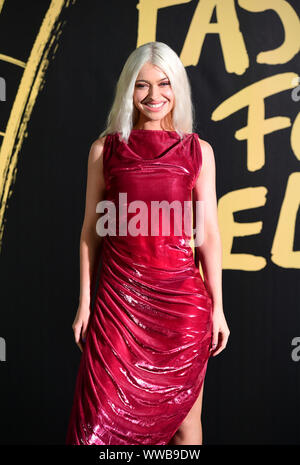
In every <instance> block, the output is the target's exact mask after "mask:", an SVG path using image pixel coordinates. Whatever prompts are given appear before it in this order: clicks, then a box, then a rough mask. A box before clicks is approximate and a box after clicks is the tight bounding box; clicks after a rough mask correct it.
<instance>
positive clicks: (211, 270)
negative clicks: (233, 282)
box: [193, 138, 229, 355]
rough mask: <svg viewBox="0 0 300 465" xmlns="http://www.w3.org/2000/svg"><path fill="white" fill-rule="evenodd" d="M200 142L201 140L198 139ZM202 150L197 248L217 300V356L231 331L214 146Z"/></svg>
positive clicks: (196, 196) (203, 143) (197, 189)
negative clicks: (224, 294)
mask: <svg viewBox="0 0 300 465" xmlns="http://www.w3.org/2000/svg"><path fill="white" fill-rule="evenodd" d="M198 139H199V138H198ZM199 144H200V147H201V150H202V167H201V170H200V174H199V176H198V179H197V181H196V184H195V187H194V192H193V198H194V199H195V200H201V201H202V202H203V206H204V211H203V221H204V235H203V241H202V243H201V244H200V245H199V246H196V250H197V254H198V255H199V258H200V261H201V266H202V269H203V275H204V282H205V286H206V288H207V290H208V292H209V293H210V295H211V297H212V300H213V340H212V344H213V347H212V349H215V347H214V346H218V347H216V349H215V353H214V354H213V355H217V353H219V352H221V350H223V349H224V348H225V346H226V344H227V339H228V336H229V329H228V326H227V323H226V320H225V316H224V312H223V299H222V243H221V236H220V230H219V224H218V205H217V195H216V166H215V158H214V153H213V149H212V147H211V145H210V144H209V143H208V142H206V141H204V140H202V139H199Z"/></svg>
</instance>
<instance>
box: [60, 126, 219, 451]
mask: <svg viewBox="0 0 300 465" xmlns="http://www.w3.org/2000/svg"><path fill="white" fill-rule="evenodd" d="M201 165H202V153H201V148H200V144H199V141H198V135H197V134H196V133H190V134H185V135H184V138H183V139H182V140H181V139H180V136H179V135H178V134H177V133H176V131H163V130H146V129H133V130H132V131H131V133H130V137H129V140H128V143H126V142H125V141H123V140H122V139H121V138H120V135H119V133H114V134H109V135H107V136H106V140H105V144H104V149H103V170H104V177H105V183H106V191H105V200H109V201H111V202H113V203H114V205H116V207H117V216H116V218H117V220H116V223H117V224H116V226H117V228H116V232H117V234H116V235H113V234H108V235H106V236H105V237H103V238H102V247H101V252H100V254H99V257H98V263H100V267H99V270H100V273H98V276H99V279H98V282H97V284H96V285H95V276H93V280H92V283H94V284H92V285H91V288H92V287H94V290H95V291H96V292H95V300H94V305H93V308H92V309H91V314H90V320H89V325H88V329H87V338H86V343H85V345H84V347H83V352H82V354H81V360H80V365H79V370H78V374H77V380H76V386H75V393H74V399H73V405H72V409H71V415H70V419H69V425H68V431H67V436H66V444H70V445H71V444H72V445H73V444H75V445H144V444H145V445H164V444H165V445H166V444H168V443H169V441H170V440H171V438H172V436H173V435H174V434H175V432H176V430H177V429H178V428H179V426H180V424H181V423H182V421H183V419H184V418H185V417H186V415H187V414H188V413H189V411H190V409H191V408H192V406H193V404H194V403H195V401H196V400H197V397H198V395H199V393H200V390H201V387H202V383H203V381H204V377H205V373H206V368H207V362H208V359H209V356H210V352H209V348H210V343H211V336H212V298H211V295H210V293H209V292H208V290H207V289H206V287H205V285H204V282H203V280H202V277H201V275H200V272H199V268H198V266H196V264H195V260H194V256H193V249H192V248H191V245H190V239H191V235H190V234H187V233H186V232H185V229H184V228H182V234H181V235H176V234H175V233H174V227H175V226H174V225H175V224H176V221H177V223H178V222H181V221H183V220H182V218H180V219H179V216H178V215H175V214H174V215H173V217H172V208H171V209H170V212H171V213H169V215H170V218H171V219H172V218H173V221H171V225H170V226H171V228H170V234H168V235H166V234H162V233H161V232H162V230H161V225H162V223H160V225H159V234H156V235H150V234H148V235H142V234H139V235H136V236H134V235H130V234H126V235H119V234H118V232H119V226H120V222H119V218H121V219H122V220H123V219H124V218H122V216H120V217H119V216H118V213H119V212H120V210H121V206H123V207H124V206H125V207H127V210H128V211H127V220H128V222H129V221H130V219H131V220H132V219H133V217H134V216H135V215H136V214H137V213H138V211H139V210H138V209H133V210H129V208H128V204H130V203H131V202H134V201H136V200H138V201H143V202H142V203H143V204H144V205H147V206H148V207H149V209H148V213H147V214H146V215H144V218H145V217H149V224H148V232H149V231H150V226H149V225H150V220H151V202H152V201H158V202H161V201H167V202H168V203H169V204H170V203H172V202H173V201H174V200H177V201H178V200H179V201H180V202H181V204H182V206H183V203H184V202H185V201H190V202H189V203H191V194H192V189H193V187H194V185H195V182H196V179H197V177H198V174H199V172H200V169H201ZM120 193H123V196H124V193H126V200H125V201H123V200H122V201H121V203H122V202H123V205H121V203H120V197H119V194H120ZM123 198H124V197H123ZM134 205H135V204H134V203H132V206H134ZM166 210H167V209H166ZM133 211H134V214H133ZM182 211H183V210H182ZM166 214H167V213H166V211H165V212H164V213H162V215H163V216H164V215H166ZM190 214H191V211H190ZM183 216H184V215H182V217H183ZM156 220H157V217H156ZM138 226H139V225H137V227H138Z"/></svg>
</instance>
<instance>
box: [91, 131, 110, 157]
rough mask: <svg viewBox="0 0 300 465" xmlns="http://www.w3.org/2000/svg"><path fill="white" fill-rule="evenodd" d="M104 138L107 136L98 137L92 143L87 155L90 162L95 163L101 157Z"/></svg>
mask: <svg viewBox="0 0 300 465" xmlns="http://www.w3.org/2000/svg"><path fill="white" fill-rule="evenodd" d="M106 137H107V136H103V137H98V138H97V139H95V140H94V141H93V142H92V144H91V147H90V154H89V159H90V160H91V161H96V160H98V159H99V158H101V157H102V154H103V148H104V144H105V140H106Z"/></svg>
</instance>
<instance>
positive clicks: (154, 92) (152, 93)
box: [148, 86, 160, 101]
mask: <svg viewBox="0 0 300 465" xmlns="http://www.w3.org/2000/svg"><path fill="white" fill-rule="evenodd" d="M149 97H150V98H151V99H152V100H153V101H155V100H156V99H157V98H159V97H160V92H159V88H158V87H154V86H150V88H149V92H148V98H149Z"/></svg>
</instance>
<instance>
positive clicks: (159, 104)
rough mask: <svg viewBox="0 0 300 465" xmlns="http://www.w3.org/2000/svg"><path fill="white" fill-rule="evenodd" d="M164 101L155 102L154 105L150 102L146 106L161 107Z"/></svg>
mask: <svg viewBox="0 0 300 465" xmlns="http://www.w3.org/2000/svg"><path fill="white" fill-rule="evenodd" d="M164 103H165V102H162V103H157V104H156V105H152V104H151V103H147V106H148V107H151V108H158V107H162V106H163V104H164Z"/></svg>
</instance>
